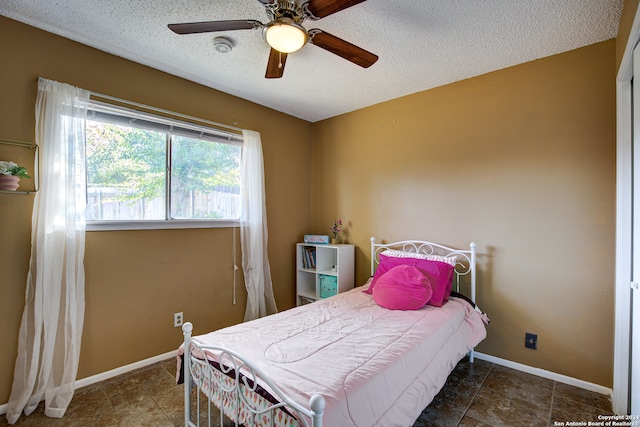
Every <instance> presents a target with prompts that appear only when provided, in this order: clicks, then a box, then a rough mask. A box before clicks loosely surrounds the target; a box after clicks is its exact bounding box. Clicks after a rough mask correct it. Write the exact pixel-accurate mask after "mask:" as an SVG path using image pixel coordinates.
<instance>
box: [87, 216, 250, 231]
mask: <svg viewBox="0 0 640 427" xmlns="http://www.w3.org/2000/svg"><path fill="white" fill-rule="evenodd" d="M239 226H240V221H239V220H230V219H221V220H177V219H176V220H170V221H166V220H158V221H87V231H120V230H176V229H183V228H231V227H239Z"/></svg>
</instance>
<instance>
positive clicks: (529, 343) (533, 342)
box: [524, 332, 538, 350]
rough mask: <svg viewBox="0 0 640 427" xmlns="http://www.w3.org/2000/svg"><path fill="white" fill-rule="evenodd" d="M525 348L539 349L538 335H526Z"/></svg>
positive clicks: (527, 333) (528, 333)
mask: <svg viewBox="0 0 640 427" xmlns="http://www.w3.org/2000/svg"><path fill="white" fill-rule="evenodd" d="M524 346H525V347H527V348H530V349H533V350H537V349H538V335H536V334H532V333H530V332H526V333H525V334H524Z"/></svg>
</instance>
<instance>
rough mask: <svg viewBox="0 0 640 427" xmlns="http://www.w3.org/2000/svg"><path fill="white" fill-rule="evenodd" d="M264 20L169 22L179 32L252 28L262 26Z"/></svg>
mask: <svg viewBox="0 0 640 427" xmlns="http://www.w3.org/2000/svg"><path fill="white" fill-rule="evenodd" d="M262 26H263V25H262V22H260V21H255V20H253V19H238V20H232V21H206V22H187V23H184V24H169V25H168V27H169V29H170V30H171V31H173V32H174V33H177V34H195V33H211V32H214V31H231V30H252V29H254V28H260V27H262Z"/></svg>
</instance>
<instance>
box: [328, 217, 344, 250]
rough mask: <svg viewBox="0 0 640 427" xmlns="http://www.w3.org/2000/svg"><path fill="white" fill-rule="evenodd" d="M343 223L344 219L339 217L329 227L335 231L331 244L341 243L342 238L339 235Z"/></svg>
mask: <svg viewBox="0 0 640 427" xmlns="http://www.w3.org/2000/svg"><path fill="white" fill-rule="evenodd" d="M341 225H342V220H341V219H340V218H338V219H336V220H335V221H334V222H333V225H332V226H331V227H329V229H330V230H331V232H332V233H333V239H331V244H333V245H336V244H338V243H340V238H339V237H338V234H339V233H340V226H341Z"/></svg>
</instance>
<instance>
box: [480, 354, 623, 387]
mask: <svg viewBox="0 0 640 427" xmlns="http://www.w3.org/2000/svg"><path fill="white" fill-rule="evenodd" d="M473 355H474V357H475V358H476V359H481V360H486V361H487V362H491V363H495V364H496V365H500V366H504V367H506V368H511V369H515V370H516V371H522V372H526V373H528V374H532V375H536V376H538V377H542V378H547V379H549V380H553V381H558V382H560V383H563V384H568V385H572V386H575V387H579V388H583V389H585V390H589V391H593V392H596V393H599V394H604V395H606V396H609V398H611V397H612V395H613V390H612V389H610V388H608V387H604V386H601V385H599V384H594V383H590V382H588V381H583V380H579V379H577V378H573V377H568V376H566V375H562V374H557V373H555V372H551V371H546V370H544V369H540V368H534V367H533V366H528V365H523V364H522V363H518V362H512V361H510V360H506V359H501V358H499V357H495V356H490V355H488V354H483V353H478V352H477V351H474V352H473Z"/></svg>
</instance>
